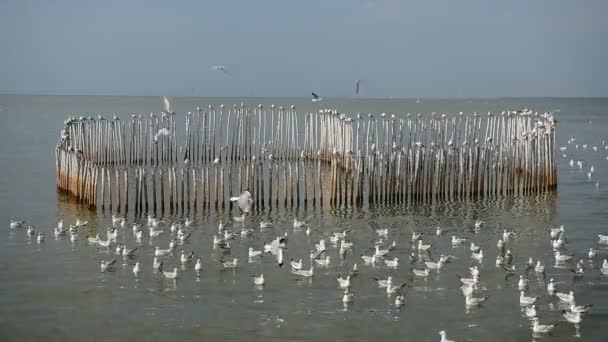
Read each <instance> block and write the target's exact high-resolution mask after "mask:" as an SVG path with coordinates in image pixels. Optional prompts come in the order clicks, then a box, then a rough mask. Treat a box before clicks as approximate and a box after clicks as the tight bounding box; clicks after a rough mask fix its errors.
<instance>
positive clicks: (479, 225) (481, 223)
mask: <svg viewBox="0 0 608 342" xmlns="http://www.w3.org/2000/svg"><path fill="white" fill-rule="evenodd" d="M484 223H485V222H484V221H481V220H477V221H475V229H479V228H481V226H482V225H483V224H484Z"/></svg>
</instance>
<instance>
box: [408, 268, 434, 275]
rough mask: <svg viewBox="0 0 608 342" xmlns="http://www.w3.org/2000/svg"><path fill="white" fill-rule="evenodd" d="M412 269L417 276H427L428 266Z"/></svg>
mask: <svg viewBox="0 0 608 342" xmlns="http://www.w3.org/2000/svg"><path fill="white" fill-rule="evenodd" d="M412 271H413V272H414V275H415V276H417V277H428V276H429V274H430V271H429V269H428V268H426V269H424V270H417V269H413V270H412Z"/></svg>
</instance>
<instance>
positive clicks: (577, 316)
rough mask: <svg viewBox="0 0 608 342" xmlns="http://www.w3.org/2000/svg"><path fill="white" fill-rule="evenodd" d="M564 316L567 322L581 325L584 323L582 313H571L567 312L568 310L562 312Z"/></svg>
mask: <svg viewBox="0 0 608 342" xmlns="http://www.w3.org/2000/svg"><path fill="white" fill-rule="evenodd" d="M562 316H564V318H565V319H566V321H568V322H570V323H573V324H579V323H581V322H582V321H583V316H582V315H581V313H580V312H571V311H567V310H562Z"/></svg>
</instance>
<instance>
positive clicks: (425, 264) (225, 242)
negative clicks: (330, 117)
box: [9, 139, 608, 342]
mask: <svg viewBox="0 0 608 342" xmlns="http://www.w3.org/2000/svg"><path fill="white" fill-rule="evenodd" d="M568 143H569V144H574V143H575V140H574V139H571V140H569V141H568ZM580 148H583V149H585V148H587V146H585V145H583V146H581V147H580ZM576 149H579V146H578V145H577V146H576ZM607 149H608V147H607ZM560 150H561V151H565V150H566V148H560ZM564 157H565V156H564ZM570 164H571V165H574V161H571V162H570ZM577 165H579V167H580V168H581V169H582V165H583V163H582V162H580V161H579V162H577ZM594 171H595V170H594V167H593V166H591V167H590V168H589V173H588V178H589V179H591V177H592V175H593V172H594ZM596 187H599V183H596ZM231 200H232V201H234V202H235V203H236V204H237V205H238V207H239V208H240V210H241V212H242V215H241V216H236V217H234V218H233V220H234V222H240V223H241V224H242V225H241V227H242V228H241V229H240V230H231V229H229V225H228V224H224V223H223V222H219V224H218V230H217V233H215V234H214V235H213V241H209V243H210V244H211V243H212V245H213V249H214V250H217V251H220V252H221V255H222V257H221V258H220V259H219V260H218V269H220V270H226V269H233V270H236V269H238V268H241V267H243V266H242V265H243V264H242V262H241V261H240V260H239V259H238V258H235V257H230V255H231V254H232V251H233V246H232V244H233V240H235V239H237V238H241V239H242V240H243V241H247V240H246V239H247V238H248V237H250V236H252V235H254V234H256V233H257V232H258V230H264V229H266V228H270V227H272V226H273V224H272V223H271V222H267V221H260V222H259V229H258V228H257V227H256V228H247V227H248V226H251V224H249V225H246V223H247V221H248V217H247V214H248V213H249V212H250V211H251V207H252V204H253V200H252V194H251V193H250V192H249V191H244V192H243V193H241V194H240V195H239V196H235V197H232V198H231ZM87 225H88V222H86V221H81V220H79V219H77V220H76V221H75V222H73V223H72V224H70V225H69V226H66V225H64V222H63V221H59V222H58V223H57V225H56V227H54V229H53V231H52V234H53V235H54V236H55V238H56V239H61V238H64V237H65V238H66V239H67V238H68V237H69V239H70V240H71V241H72V242H73V243H74V242H76V241H77V240H79V236H80V235H82V232H81V228H83V227H85V226H87ZM144 225H145V226H144ZM129 226H130V227H131V228H130V229H131V230H132V234H133V238H134V239H135V241H136V242H137V243H138V245H139V246H141V242H142V239H144V235H147V236H148V237H149V239H150V244H152V243H153V239H154V238H155V237H158V236H160V235H163V234H164V235H170V236H171V238H170V242H169V245H168V246H166V247H165V246H159V245H155V246H154V248H153V252H152V254H153V255H152V257H153V262H152V265H149V266H148V265H142V264H141V263H140V261H138V259H139V258H140V257H141V254H143V253H147V250H144V249H140V247H139V246H138V247H129V246H127V245H126V242H125V241H121V239H120V236H121V235H123V234H124V233H126V232H128V231H129ZM235 226H236V225H235ZM9 227H10V229H14V230H18V229H22V230H25V232H26V233H25V234H26V236H27V238H28V239H31V240H32V241H35V242H37V243H40V244H42V243H44V241H45V234H44V232H42V231H36V229H35V228H34V226H32V225H30V224H28V223H27V222H26V221H16V220H11V221H10V223H9ZM195 229H196V223H195V222H194V221H193V220H191V219H185V220H180V221H174V222H165V221H163V220H161V219H158V218H155V217H153V216H148V217H147V220H145V222H141V223H137V222H133V223H132V224H129V225H128V224H127V218H126V217H120V216H116V215H112V226H111V227H109V228H108V229H107V232H106V234H105V237H102V236H101V234H99V233H97V234H95V236H86V241H87V242H88V243H89V244H90V245H92V246H96V247H97V248H102V249H105V250H107V251H109V252H110V253H109V254H112V253H114V254H115V255H116V256H117V257H120V258H122V259H123V260H125V261H127V260H133V261H134V263H131V265H132V269H131V271H132V274H133V276H134V277H136V278H137V277H139V276H140V274H141V272H144V271H145V270H146V269H152V270H153V271H154V273H155V274H157V275H158V276H160V277H163V278H166V279H167V280H169V281H178V279H180V277H181V275H182V272H188V270H193V271H194V272H195V273H196V275H197V277H198V276H200V274H201V272H203V260H204V257H203V256H201V255H195V253H194V252H186V251H185V250H183V249H182V250H179V249H180V248H179V246H183V245H184V243H185V242H186V241H188V239H189V238H190V237H191V235H192V233H193V232H194V231H195ZM293 229H294V230H301V231H303V232H304V233H305V234H306V236H307V237H308V238H311V234H313V231H315V229H314V228H311V225H309V224H307V223H306V222H305V221H302V220H299V219H297V218H294V219H293ZM489 229H490V228H488V227H486V225H485V222H483V221H481V220H477V221H476V222H475V223H474V225H473V227H472V231H473V232H474V233H475V234H473V235H470V234H469V235H462V236H458V235H452V234H449V233H448V232H446V229H445V228H443V227H437V228H436V229H435V231H434V234H429V233H426V234H424V233H422V232H413V233H412V235H411V240H410V243H411V245H410V247H409V253H408V259H409V260H400V258H399V257H397V256H396V255H395V254H396V253H395V250H396V249H400V250H403V249H404V246H400V245H399V244H398V243H397V241H396V240H391V239H389V237H391V236H392V232H391V231H390V230H389V229H388V228H377V229H374V233H373V234H374V235H375V236H376V237H375V239H374V241H373V242H372V244H371V246H357V247H358V248H357V250H359V251H367V252H364V253H363V254H360V255H358V256H356V255H355V253H354V252H353V250H354V242H353V241H352V240H351V239H350V238H349V236H350V231H349V230H348V229H347V230H343V231H337V232H331V233H328V232H322V233H321V235H322V236H321V237H320V238H319V239H318V240H314V241H315V243H314V248H313V249H312V250H311V251H310V254H309V255H307V256H304V257H297V258H296V257H292V258H290V260H287V261H286V260H285V259H286V254H287V250H288V246H289V239H290V238H292V235H290V234H289V233H288V232H287V231H285V232H284V234H282V235H281V234H279V235H277V236H276V237H275V238H274V239H271V240H270V241H267V242H266V243H265V244H264V245H263V246H258V248H256V246H252V245H249V246H247V247H246V248H247V256H248V261H249V262H254V261H255V260H259V258H262V257H265V256H270V255H271V256H273V258H274V259H276V265H277V266H278V268H279V269H288V270H289V272H290V273H291V274H293V275H294V276H295V277H300V278H307V279H310V278H314V277H315V270H316V269H318V268H326V267H328V266H330V265H332V263H335V261H334V260H332V259H331V256H330V255H329V254H330V253H329V252H328V250H329V248H330V246H333V248H335V250H336V251H337V254H338V255H339V257H340V259H341V260H346V259H349V260H350V262H351V264H350V265H351V266H349V267H348V271H347V272H343V273H341V274H337V275H336V288H337V291H338V293H337V296H336V297H337V298H339V300H341V301H342V302H343V304H344V305H345V306H348V305H351V304H352V303H353V302H355V301H356V298H357V297H356V291H355V289H356V287H357V283H358V282H364V281H369V282H372V281H373V282H374V286H377V287H378V288H379V289H380V291H382V292H384V293H386V295H387V296H389V297H390V298H391V301H392V303H394V306H395V307H396V308H401V307H402V306H404V305H406V297H407V295H408V293H409V292H410V291H411V290H412V289H413V287H412V285H413V283H414V282H415V281H416V279H424V280H426V279H427V278H428V277H429V276H430V275H431V274H432V273H434V272H440V271H441V270H442V269H444V268H448V267H451V266H450V264H452V263H455V262H458V261H459V259H460V258H458V257H456V256H454V255H449V254H448V253H447V252H445V251H442V250H441V249H440V248H439V247H437V246H438V245H439V244H438V242H439V241H440V240H439V239H445V244H448V245H451V247H452V249H453V250H456V249H463V248H466V249H467V250H468V252H470V261H468V260H465V261H464V262H465V263H468V266H469V267H468V269H469V274H468V275H462V276H458V281H459V288H460V290H461V291H462V295H463V299H464V305H465V308H466V309H467V311H468V310H470V309H474V308H479V307H482V306H483V305H484V303H486V302H487V301H489V300H491V298H490V297H489V296H487V295H485V293H484V292H485V291H486V290H487V284H484V280H483V279H484V275H483V274H482V272H481V267H480V266H481V265H484V262H485V260H486V255H487V254H485V253H484V249H483V248H482V247H481V246H480V245H479V244H478V243H479V241H477V238H476V237H477V236H478V234H479V233H480V232H483V231H484V230H485V231H489ZM121 231H122V233H121V234H119V232H121ZM314 234H315V235H319V233H318V232H316V233H314ZM545 234H546V238H547V242H548V244H549V246H550V248H551V249H552V251H553V260H551V261H547V260H540V259H538V260H534V258H532V257H529V258H526V256H518V259H519V260H526V259H527V261H526V262H525V263H524V264H517V263H515V262H514V253H513V252H512V250H511V249H510V248H509V246H510V244H511V242H512V241H513V240H514V239H517V235H516V234H515V232H513V231H509V230H506V229H504V230H503V231H502V233H501V234H500V233H499V239H498V240H497V241H496V248H497V250H498V253H497V257H496V260H495V261H494V260H492V261H491V262H493V263H494V265H495V266H496V269H497V270H499V271H500V272H503V273H504V278H505V280H509V279H510V278H512V277H513V279H516V280H517V286H516V288H517V291H519V305H520V310H521V313H522V316H524V317H526V318H527V319H529V321H530V329H531V331H532V334H533V336H538V335H541V336H542V335H544V334H550V333H551V331H552V330H554V328H555V327H556V326H557V325H559V324H566V323H569V324H573V325H574V326H575V327H576V329H577V331H578V329H579V327H580V324H581V322H582V321H583V319H584V317H585V314H586V313H587V312H589V310H591V308H592V304H587V305H586V304H581V303H579V302H578V301H577V300H576V295H575V293H574V291H573V290H572V288H573V287H574V285H575V284H577V283H580V281H581V280H582V279H584V277H585V276H586V275H587V274H588V273H589V272H593V267H590V266H589V264H593V262H594V261H595V260H602V262H601V266H600V267H599V271H600V272H601V273H602V274H603V275H604V276H608V260H607V259H606V258H605V257H604V258H602V257H601V256H600V255H599V254H600V251H599V250H598V249H597V246H592V247H589V249H588V250H587V252H586V255H584V256H581V255H576V256H575V255H571V254H568V253H567V252H566V245H567V239H566V228H565V227H564V226H563V225H561V226H558V227H552V228H550V229H547V230H546V232H545ZM428 235H434V236H428ZM293 236H295V235H293ZM597 244H599V245H604V246H608V234H605V235H604V234H598V236H597ZM486 249H487V246H486ZM140 253H141V254H140ZM400 255H402V254H400ZM433 255H438V257H437V258H435V259H434V258H433V257H432V256H433ZM522 258H523V259H522ZM118 259H119V258H116V259H111V260H101V261H100V269H99V271H100V272H102V273H106V272H112V271H113V270H114V269H115V267H117V263H118ZM170 263H172V264H179V265H181V266H182V267H181V269H180V268H179V267H173V268H171V267H168V266H166V265H168V264H170ZM359 263H361V264H362V265H363V266H364V267H362V268H360V267H359ZM191 265H193V266H191ZM546 265H547V266H546ZM550 265H552V266H553V267H555V269H556V270H562V271H563V272H567V274H570V276H571V277H572V282H571V284H570V285H569V286H568V287H562V288H560V286H563V285H562V284H563V283H561V284H560V283H557V282H556V281H555V279H554V278H553V277H551V278H550V279H549V281H548V282H547V283H546V286H545V283H544V282H541V284H543V285H542V286H545V289H544V290H543V291H542V292H541V293H538V292H537V293H533V291H531V286H530V285H531V283H532V282H533V279H532V277H533V276H534V275H535V276H536V277H537V279H544V278H545V267H549V266H550ZM369 267H373V268H383V269H386V270H387V271H388V272H387V274H386V276H385V277H383V278H377V277H373V276H371V275H368V274H366V273H367V272H366V271H367V269H366V268H369ZM404 270H407V271H405V272H406V273H405V274H406V279H407V281H401V282H400V281H396V280H395V279H394V278H393V275H395V273H396V272H399V273H400V274H403V273H404ZM356 278H359V279H358V280H355V279H356ZM251 282H252V285H253V286H255V287H256V288H258V289H263V288H264V285H265V283H266V280H265V278H264V274H263V273H258V274H255V275H253V276H252V280H251ZM513 287H515V286H513ZM536 290H537V291H538V286H537V287H536ZM507 291H508V290H507ZM541 297H542V298H543V300H549V301H551V302H552V303H554V304H556V305H557V307H558V308H560V309H561V314H562V317H563V319H562V320H560V321H553V322H550V321H548V320H547V319H546V318H543V312H542V311H543V310H542V309H541V308H540V307H537V302H538V301H539V298H541ZM439 335H440V338H441V342H451V341H452V340H451V339H450V338H449V337H448V333H447V332H446V331H445V330H441V331H439Z"/></svg>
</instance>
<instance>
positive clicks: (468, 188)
mask: <svg viewBox="0 0 608 342" xmlns="http://www.w3.org/2000/svg"><path fill="white" fill-rule="evenodd" d="M178 118H179V116H178V115H176V114H174V113H159V114H150V115H133V116H131V117H130V118H123V119H119V118H117V117H115V118H113V119H103V118H101V117H97V118H92V117H90V118H85V117H80V118H68V119H67V120H66V121H65V127H64V128H63V129H62V131H61V136H60V140H59V143H58V144H57V147H56V170H57V173H56V175H57V186H58V189H59V190H61V191H66V192H68V193H70V194H72V195H73V196H74V197H75V198H76V199H77V200H78V201H81V202H82V203H85V204H87V205H89V206H90V207H94V208H100V209H103V210H110V211H113V212H126V211H129V210H135V211H136V212H138V213H163V212H169V213H176V212H180V211H181V212H184V211H186V210H197V209H205V208H208V209H217V210H221V209H226V208H230V207H231V202H230V200H229V199H230V197H231V196H235V195H238V194H239V193H240V192H241V191H243V190H245V189H249V190H250V191H251V193H252V194H253V197H254V210H256V208H271V207H301V206H314V207H319V206H321V207H326V206H329V207H345V206H353V207H358V206H368V205H373V204H387V205H399V204H403V203H412V202H422V203H428V202H433V201H452V200H464V199H471V198H473V197H476V196H525V195H527V194H530V193H538V192H543V191H549V190H551V189H553V188H555V187H556V184H557V172H556V166H555V165H556V163H555V128H556V120H555V119H554V117H553V115H552V114H551V113H545V114H541V115H539V114H535V115H534V114H532V113H531V112H530V111H517V112H515V111H505V112H502V113H500V114H490V113H488V114H484V115H477V114H463V113H460V114H458V115H453V116H448V115H444V114H435V113H432V114H429V115H420V114H418V115H409V114H408V115H390V114H389V115H385V114H380V115H371V114H368V115H359V114H358V115H355V116H349V115H347V114H344V113H337V112H336V111H332V110H323V111H320V112H318V113H307V114H299V113H297V112H296V110H295V108H294V107H293V106H292V107H290V108H282V107H274V106H271V107H270V108H263V107H262V106H261V105H260V106H257V107H246V106H243V105H240V106H237V105H235V106H232V107H225V106H221V107H219V108H212V107H209V108H207V109H205V110H202V109H200V108H199V109H198V110H197V111H195V112H192V113H188V114H186V115H185V116H182V118H183V119H185V127H184V130H183V131H180V130H179V129H178V128H181V126H182V125H181V124H179V125H178V123H177V121H178Z"/></svg>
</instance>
